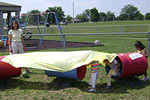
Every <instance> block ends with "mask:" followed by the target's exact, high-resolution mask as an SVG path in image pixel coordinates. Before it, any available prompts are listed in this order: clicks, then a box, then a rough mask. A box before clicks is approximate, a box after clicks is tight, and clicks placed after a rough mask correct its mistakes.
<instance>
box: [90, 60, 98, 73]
mask: <svg viewBox="0 0 150 100" xmlns="http://www.w3.org/2000/svg"><path fill="white" fill-rule="evenodd" d="M99 67H100V64H99V62H98V61H94V62H92V63H91V72H98V71H99Z"/></svg>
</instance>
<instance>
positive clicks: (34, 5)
mask: <svg viewBox="0 0 150 100" xmlns="http://www.w3.org/2000/svg"><path fill="white" fill-rule="evenodd" d="M0 2H6V3H11V4H16V5H20V6H22V10H21V14H22V13H26V12H28V11H31V10H34V9H37V10H40V11H45V10H46V9H48V7H55V6H57V7H58V6H61V7H62V10H63V11H64V13H65V15H70V16H72V17H73V2H74V16H76V15H77V14H81V13H83V11H84V10H86V9H92V8H96V9H97V10H98V12H105V13H107V11H111V12H114V14H115V15H116V16H118V15H120V12H121V9H122V8H124V6H125V5H128V4H131V5H133V6H135V7H137V8H138V10H139V11H140V12H141V13H142V14H143V15H145V14H146V13H148V12H150V6H149V4H150V0H0Z"/></svg>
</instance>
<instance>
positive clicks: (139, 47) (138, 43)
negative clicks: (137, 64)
mask: <svg viewBox="0 0 150 100" xmlns="http://www.w3.org/2000/svg"><path fill="white" fill-rule="evenodd" d="M134 45H135V48H136V49H137V50H138V51H137V52H139V53H142V54H144V56H145V57H146V59H147V61H148V54H147V50H146V49H145V46H144V45H143V43H142V42H141V41H135V44H134ZM148 66H149V61H148ZM143 80H144V81H148V80H149V79H148V77H147V72H146V73H145V74H144V78H143Z"/></svg>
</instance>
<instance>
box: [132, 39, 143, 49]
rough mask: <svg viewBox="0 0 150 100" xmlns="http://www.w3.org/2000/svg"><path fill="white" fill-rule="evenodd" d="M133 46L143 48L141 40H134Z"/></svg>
mask: <svg viewBox="0 0 150 100" xmlns="http://www.w3.org/2000/svg"><path fill="white" fill-rule="evenodd" d="M134 45H135V47H139V48H141V49H142V50H143V49H144V48H145V46H144V45H143V43H142V42H141V41H135V44H134Z"/></svg>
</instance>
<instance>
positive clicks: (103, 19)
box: [99, 12, 106, 21]
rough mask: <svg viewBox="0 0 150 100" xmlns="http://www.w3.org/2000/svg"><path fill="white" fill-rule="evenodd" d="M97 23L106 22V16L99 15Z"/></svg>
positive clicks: (103, 14)
mask: <svg viewBox="0 0 150 100" xmlns="http://www.w3.org/2000/svg"><path fill="white" fill-rule="evenodd" d="M99 21H106V14H105V13H104V12H100V13H99Z"/></svg>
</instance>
